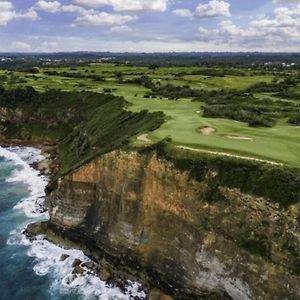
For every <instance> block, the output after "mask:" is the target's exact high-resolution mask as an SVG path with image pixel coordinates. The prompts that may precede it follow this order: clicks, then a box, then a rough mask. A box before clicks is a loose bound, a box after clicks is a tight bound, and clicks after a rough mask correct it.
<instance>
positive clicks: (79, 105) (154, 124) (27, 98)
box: [0, 88, 164, 174]
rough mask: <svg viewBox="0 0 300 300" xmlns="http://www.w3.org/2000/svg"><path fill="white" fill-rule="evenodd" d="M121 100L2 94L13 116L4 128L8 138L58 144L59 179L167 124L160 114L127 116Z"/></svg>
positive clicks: (54, 94) (96, 96)
mask: <svg viewBox="0 0 300 300" xmlns="http://www.w3.org/2000/svg"><path fill="white" fill-rule="evenodd" d="M127 105H128V103H127V102H126V100H125V99H124V98H123V97H116V96H113V95H111V94H99V93H91V92H81V93H78V92H62V91H57V90H51V91H48V92H46V93H38V92H36V91H35V90H34V89H32V88H20V89H17V90H4V89H1V90H0V107H6V108H8V109H10V110H12V111H13V112H15V111H18V112H21V114H15V113H13V116H14V117H13V118H10V119H9V120H6V121H5V122H2V124H0V125H3V126H4V127H5V130H4V131H3V132H4V133H5V135H6V136H4V137H5V138H8V139H12V138H19V139H24V131H25V132H26V140H34V141H37V140H38V141H41V140H47V141H48V140H52V141H57V142H58V150H59V151H58V154H59V158H60V161H61V173H60V174H67V173H68V172H70V171H71V170H73V169H74V168H76V167H78V166H80V165H82V164H83V163H84V162H86V161H87V160H88V159H91V158H92V157H94V156H95V155H97V154H103V153H105V152H109V151H111V150H114V149H117V148H121V147H122V146H124V145H126V144H128V143H129V140H130V138H131V137H132V136H134V135H136V134H138V133H139V132H145V131H151V130H154V129H157V128H159V127H160V126H161V124H162V123H163V122H164V114H163V113H162V112H156V113H149V112H148V111H146V110H144V111H141V112H139V113H133V112H130V111H127V110H126V106H127Z"/></svg>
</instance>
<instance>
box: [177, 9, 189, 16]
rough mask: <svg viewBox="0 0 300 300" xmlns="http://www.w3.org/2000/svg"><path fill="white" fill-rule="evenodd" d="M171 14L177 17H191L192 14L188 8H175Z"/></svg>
mask: <svg viewBox="0 0 300 300" xmlns="http://www.w3.org/2000/svg"><path fill="white" fill-rule="evenodd" d="M173 14H174V15H175V16H178V17H193V16H194V14H193V13H192V12H191V11H190V10H189V9H175V10H173Z"/></svg>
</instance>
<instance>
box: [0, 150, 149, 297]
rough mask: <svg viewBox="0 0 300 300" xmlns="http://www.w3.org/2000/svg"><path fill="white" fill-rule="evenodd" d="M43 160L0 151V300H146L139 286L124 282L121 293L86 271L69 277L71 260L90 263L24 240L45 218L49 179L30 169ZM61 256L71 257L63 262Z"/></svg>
mask: <svg viewBox="0 0 300 300" xmlns="http://www.w3.org/2000/svg"><path fill="white" fill-rule="evenodd" d="M42 159H43V157H42V156H41V152H40V150H38V149H35V148H30V147H22V148H19V147H14V148H8V149H4V148H2V147H0V300H19V299H20V300H27V299H28V300H47V299H51V300H52V299H55V300H62V299H66V300H67V299H68V300H69V299H70V300H71V299H72V300H73V299H74V300H77V299H78V300H79V299H89V300H90V299H91V300H94V299H101V300H112V299H116V300H127V299H133V298H135V297H136V298H138V299H144V298H145V297H146V295H145V293H144V292H143V291H141V292H139V290H140V284H139V283H136V282H128V286H127V291H126V292H125V293H123V292H121V290H120V289H118V288H117V287H111V286H109V285H107V284H106V283H105V282H103V281H101V280H100V279H99V278H98V277H97V276H95V275H93V274H90V272H88V271H87V272H86V273H85V274H84V275H83V276H80V275H75V274H72V271H73V268H72V263H73V261H74V259H75V258H79V259H80V260H82V261H83V262H85V261H89V258H88V257H86V256H85V255H84V253H83V252H81V251H79V250H75V249H69V250H67V249H63V248H60V247H58V246H56V245H54V244H52V243H50V242H48V241H46V240H45V239H44V237H43V236H40V237H38V238H37V239H36V240H34V241H30V240H29V239H27V237H26V236H25V235H24V233H23V232H24V229H25V228H26V226H27V225H28V224H30V223H34V222H37V221H42V220H47V219H48V217H49V216H48V213H47V212H45V211H44V209H43V203H44V198H45V192H44V190H45V186H46V185H47V182H48V179H47V177H45V176H42V175H41V174H40V173H39V171H37V170H35V169H33V168H31V167H30V164H31V163H33V162H36V161H40V160H42ZM62 254H67V255H69V257H68V258H67V259H66V260H64V261H61V260H60V258H61V255H62Z"/></svg>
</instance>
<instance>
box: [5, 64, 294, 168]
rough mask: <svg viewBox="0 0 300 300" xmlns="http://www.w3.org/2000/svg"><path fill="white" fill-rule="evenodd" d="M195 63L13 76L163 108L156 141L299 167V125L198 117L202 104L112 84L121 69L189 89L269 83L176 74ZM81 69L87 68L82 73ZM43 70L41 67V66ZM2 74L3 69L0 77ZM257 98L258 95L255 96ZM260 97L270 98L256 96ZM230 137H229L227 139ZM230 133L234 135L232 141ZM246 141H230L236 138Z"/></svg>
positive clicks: (267, 78) (42, 86)
mask: <svg viewBox="0 0 300 300" xmlns="http://www.w3.org/2000/svg"><path fill="white" fill-rule="evenodd" d="M197 69H198V70H199V68H197V67H176V68H171V67H170V68H159V69H157V70H155V71H153V70H149V69H148V68H146V67H130V66H126V65H121V66H115V65H112V64H93V65H90V66H85V67H77V68H76V69H75V70H73V69H70V68H55V69H51V71H53V70H55V71H57V72H69V73H72V72H75V73H82V74H97V75H102V76H103V77H104V78H105V81H94V80H91V79H87V78H67V77H62V76H57V75H54V76H53V75H51V76H48V75H46V74H44V73H43V72H41V73H40V74H34V75H32V74H26V73H20V72H17V73H15V75H17V76H19V78H20V79H22V80H24V79H25V80H26V81H27V83H26V85H28V86H33V87H34V88H36V89H37V90H39V91H43V90H47V89H53V88H54V89H62V90H67V91H74V90H76V91H81V90H91V91H95V92H103V89H107V88H110V89H112V92H113V94H115V95H119V96H123V97H124V98H125V99H126V100H127V101H128V102H129V103H131V105H129V106H128V107H127V109H128V110H131V111H135V112H139V111H141V110H143V109H147V110H149V111H151V112H154V111H163V112H164V113H165V115H166V122H165V123H164V124H163V125H162V127H161V128H160V129H158V130H156V131H154V132H150V133H149V138H150V139H151V141H152V142H157V141H159V140H161V139H163V138H165V137H171V138H172V140H173V142H174V143H175V144H178V145H185V146H189V147H193V148H201V149H209V150H219V151H226V152H230V153H236V154H242V155H245V156H253V157H259V158H264V159H268V160H274V161H279V162H284V163H286V164H288V165H290V166H294V167H300V128H299V127H297V126H291V125H288V124H287V123H286V122H285V121H284V120H282V121H280V122H279V123H278V124H277V125H276V126H275V127H274V128H264V127H261V128H251V127H249V126H248V125H247V124H246V123H241V122H236V121H232V120H225V119H211V118H203V117H202V116H201V115H202V112H201V106H202V103H199V102H192V101H191V99H180V100H178V101H171V100H167V99H148V98H144V95H145V94H146V93H147V92H149V90H148V89H147V88H145V87H143V86H138V85H134V84H118V83H117V81H116V73H118V72H122V74H123V78H124V79H132V78H136V77H141V76H142V74H145V75H147V76H149V77H150V78H151V79H153V80H155V81H160V82H161V83H162V84H167V83H170V84H174V85H190V86H191V87H193V88H198V89H199V88H205V89H214V88H236V89H241V90H242V89H246V88H248V87H249V86H250V85H252V84H255V83H257V82H271V81H272V80H273V78H274V76H272V75H259V76H258V75H255V76H253V74H252V76H251V74H250V73H249V72H248V73H249V74H248V73H246V76H240V77H239V76H225V77H208V76H202V75H180V73H184V72H185V73H188V74H190V73H192V72H193V71H195V70H197ZM86 70H87V72H86ZM42 71H43V70H42ZM1 74H4V72H3V71H1V72H0V75H1ZM5 85H6V86H10V87H12V86H19V85H24V83H22V84H19V83H18V82H16V83H12V82H7V83H6V84H5ZM258 96H259V95H258ZM260 97H261V98H265V97H270V96H269V95H263V94H262V95H260ZM204 126H208V127H212V128H214V129H215V132H214V133H213V134H211V135H208V136H205V135H203V134H201V133H199V131H198V129H199V128H201V127H204ZM229 137H231V138H229ZM232 137H235V139H233V138H232ZM238 137H240V138H248V139H244V140H242V139H236V138H238ZM133 143H135V144H143V141H140V140H133Z"/></svg>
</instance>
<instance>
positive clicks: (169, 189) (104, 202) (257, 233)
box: [47, 151, 300, 300]
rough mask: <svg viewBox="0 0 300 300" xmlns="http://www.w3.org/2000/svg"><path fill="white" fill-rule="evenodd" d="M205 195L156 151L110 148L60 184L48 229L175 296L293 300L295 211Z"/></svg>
mask: <svg viewBox="0 0 300 300" xmlns="http://www.w3.org/2000/svg"><path fill="white" fill-rule="evenodd" d="M207 176H208V177H209V176H210V177H211V176H213V174H209V172H208V174H207ZM210 180H211V179H210ZM207 189H208V186H207V182H206V181H205V180H203V182H198V181H196V180H194V179H193V178H191V177H190V175H189V173H188V172H182V171H179V170H178V169H176V168H175V167H174V165H173V164H172V163H171V162H169V161H166V160H164V159H160V158H158V157H157V155H156V154H155V153H148V154H140V153H137V152H124V151H114V152H111V153H108V154H105V155H103V156H101V157H99V158H96V159H94V160H93V161H92V162H90V163H88V164H86V165H84V166H82V167H81V168H80V169H78V170H77V171H75V172H73V173H71V174H69V175H67V176H66V177H64V178H61V179H60V180H59V182H58V188H57V190H55V191H54V192H52V193H51V195H50V196H49V197H48V200H47V202H48V207H49V212H50V221H49V224H48V226H49V228H52V229H53V230H54V231H55V232H56V234H59V235H61V236H63V237H66V238H68V239H69V240H71V241H73V242H76V243H78V244H79V245H81V246H82V247H83V248H84V249H85V250H86V251H87V252H88V253H90V254H92V256H93V257H94V258H96V259H99V260H100V259H101V258H102V257H103V256H104V257H105V258H106V259H108V260H110V261H111V262H112V263H113V264H115V265H116V266H118V267H120V268H122V267H124V268H127V267H129V268H131V269H133V270H136V271H138V272H141V273H143V274H146V276H147V277H148V278H149V280H150V281H151V283H152V284H153V286H156V287H158V288H160V289H162V290H163V291H164V292H166V293H168V294H170V295H172V296H173V297H174V298H175V299H243V300H246V299H300V271H299V270H300V269H299V266H300V255H299V253H300V234H299V228H298V227H297V226H298V223H297V220H296V219H297V215H298V211H299V208H298V207H297V205H295V206H293V207H290V208H289V209H282V208H279V206H278V205H276V204H272V203H270V202H269V201H267V200H266V199H264V198H259V197H255V196H250V195H246V194H243V193H241V192H240V191H239V190H237V189H229V188H227V187H225V186H224V187H219V192H220V194H221V195H222V199H221V200H220V199H213V198H211V199H209V198H208V197H207Z"/></svg>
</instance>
